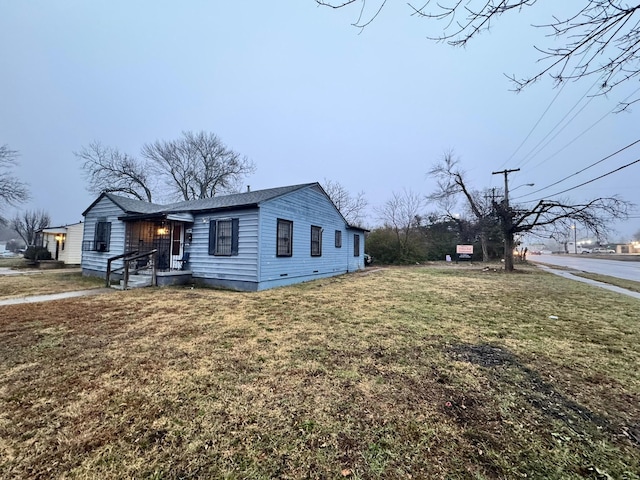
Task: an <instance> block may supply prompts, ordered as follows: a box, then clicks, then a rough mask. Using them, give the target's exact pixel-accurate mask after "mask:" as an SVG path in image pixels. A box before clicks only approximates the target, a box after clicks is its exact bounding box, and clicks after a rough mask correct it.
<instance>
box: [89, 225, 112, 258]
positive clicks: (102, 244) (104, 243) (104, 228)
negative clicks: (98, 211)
mask: <svg viewBox="0 0 640 480" xmlns="http://www.w3.org/2000/svg"><path fill="white" fill-rule="evenodd" d="M110 239H111V222H105V221H103V220H99V221H98V222H96V229H95V232H94V235H93V250H94V251H96V252H108V251H109V240H110Z"/></svg>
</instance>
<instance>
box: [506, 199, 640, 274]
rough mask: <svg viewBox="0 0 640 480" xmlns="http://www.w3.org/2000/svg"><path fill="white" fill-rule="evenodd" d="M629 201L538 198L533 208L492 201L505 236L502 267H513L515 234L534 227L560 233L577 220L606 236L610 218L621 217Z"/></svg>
mask: <svg viewBox="0 0 640 480" xmlns="http://www.w3.org/2000/svg"><path fill="white" fill-rule="evenodd" d="M631 206H632V205H631V204H630V203H629V202H626V201H624V200H621V199H620V198H618V197H600V198H596V199H593V200H590V201H588V202H585V203H578V204H574V203H571V202H570V201H569V200H558V201H554V200H540V201H539V202H538V203H537V204H536V205H535V206H534V207H533V208H522V207H520V208H518V207H511V206H509V205H507V204H506V202H500V203H495V207H496V211H497V213H498V215H499V217H500V219H501V221H502V225H503V231H504V237H505V238H504V240H505V259H504V261H505V270H506V271H512V270H513V249H514V248H515V240H514V239H515V236H516V235H517V234H519V233H526V232H531V231H534V232H535V233H537V234H541V233H542V232H544V233H546V234H547V235H548V236H554V237H556V238H557V237H559V236H563V235H564V234H565V233H566V232H567V231H568V230H569V229H570V228H571V227H572V226H574V227H575V225H577V224H580V225H581V226H582V227H583V228H584V229H586V230H587V231H589V232H591V233H593V234H594V235H595V236H596V238H599V239H602V238H606V236H607V234H608V228H609V222H610V221H611V219H624V218H626V217H627V216H628V214H629V209H630V208H631Z"/></svg>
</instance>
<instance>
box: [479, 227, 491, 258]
mask: <svg viewBox="0 0 640 480" xmlns="http://www.w3.org/2000/svg"><path fill="white" fill-rule="evenodd" d="M487 243H488V240H487V234H486V233H484V232H482V233H481V234H480V246H481V247H482V261H483V262H488V261H489V247H488V245H487Z"/></svg>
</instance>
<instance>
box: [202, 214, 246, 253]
mask: <svg viewBox="0 0 640 480" xmlns="http://www.w3.org/2000/svg"><path fill="white" fill-rule="evenodd" d="M239 226H240V220H239V219H238V218H225V219H222V220H211V221H210V222H209V255H217V256H223V257H224V256H226V257H229V256H234V255H238V233H239V230H240V229H239Z"/></svg>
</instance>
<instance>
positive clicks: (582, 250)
mask: <svg viewBox="0 0 640 480" xmlns="http://www.w3.org/2000/svg"><path fill="white" fill-rule="evenodd" d="M580 253H591V249H590V248H581V249H580Z"/></svg>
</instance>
